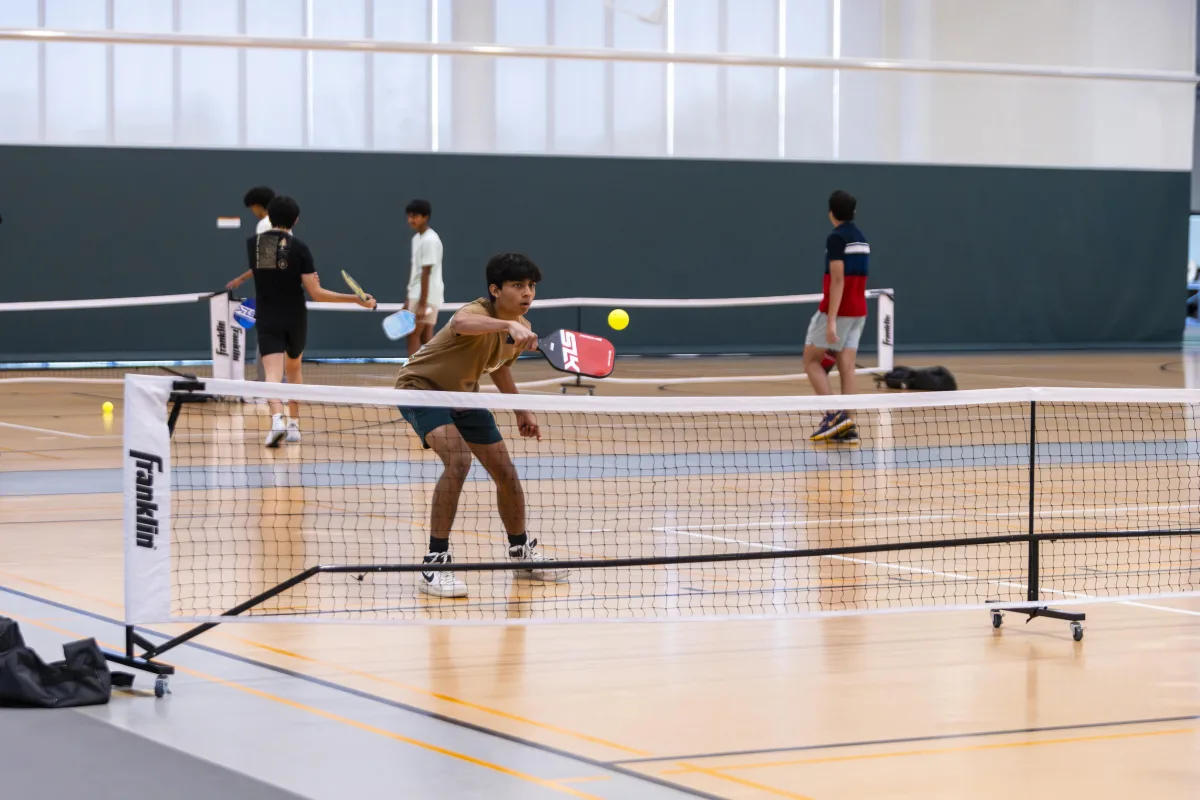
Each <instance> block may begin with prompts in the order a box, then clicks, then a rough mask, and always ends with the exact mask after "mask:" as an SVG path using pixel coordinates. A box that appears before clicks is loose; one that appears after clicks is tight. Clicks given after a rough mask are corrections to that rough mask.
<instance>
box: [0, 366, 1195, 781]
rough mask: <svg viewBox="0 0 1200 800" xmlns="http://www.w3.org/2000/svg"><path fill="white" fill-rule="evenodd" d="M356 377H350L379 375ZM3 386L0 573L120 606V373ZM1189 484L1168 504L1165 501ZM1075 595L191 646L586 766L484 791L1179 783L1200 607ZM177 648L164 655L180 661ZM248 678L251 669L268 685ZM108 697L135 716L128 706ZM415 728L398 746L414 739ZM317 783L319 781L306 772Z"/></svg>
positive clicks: (1093, 379) (737, 391)
mask: <svg viewBox="0 0 1200 800" xmlns="http://www.w3.org/2000/svg"><path fill="white" fill-rule="evenodd" d="M901 362H902V363H915V364H929V363H940V364H944V365H945V366H947V367H949V368H950V369H951V370H952V371H953V372H954V373H955V375H956V377H957V378H958V381H959V386H960V388H963V389H980V388H1000V387H1011V386H1029V385H1038V386H1081V387H1099V386H1126V387H1134V386H1136V387H1182V386H1183V380H1184V379H1183V371H1182V367H1181V364H1180V355H1179V353H1178V352H1171V353H1136V354H1134V353H1117V354H1095V353H1070V354H1046V355H1027V354H1022V355H1008V354H994V353H989V354H986V355H982V354H981V355H971V356H940V357H937V358H932V357H923V356H920V355H911V356H910V355H908V354H906V355H905V357H904V358H903V359H901ZM360 369H361V368H360ZM799 371H800V367H799V365H798V362H797V360H796V359H784V358H778V359H765V358H764V359H751V360H745V359H732V358H721V359H674V360H651V359H637V360H630V361H621V362H619V363H618V372H617V373H616V374H617V375H618V376H624V377H660V376H661V377H663V378H664V383H663V384H662V386H665V387H666V388H665V389H664V388H659V385H657V384H646V385H634V386H630V385H625V386H602V387H601V389H600V393H621V394H633V393H637V394H664V393H667V392H670V393H672V394H705V395H713V394H719V395H729V396H740V395H749V394H806V393H808V387H807V385H806V384H805V383H802V382H766V383H749V382H746V383H728V384H724V383H722V384H699V385H697V384H689V385H681V386H671V385H670V378H672V377H684V376H698V375H717V374H728V375H738V374H741V375H746V374H756V375H761V374H776V373H792V372H799ZM318 373H319V370H317V369H314V370H311V371H310V372H309V379H310V380H314V379H315V378H319V377H321V376H320V375H319V374H318ZM368 373H369V371H368ZM368 373H364V376H363V377H362V378H361V380H358V381H355V382H361V383H376V384H378V382H380V381H385V380H386V375H383V374H380V375H375V374H368ZM551 376H552V373H550V372H549V371H548V370H547V369H546V368H545V366H544V365H541V364H539V363H536V362H535V363H532V364H521V365H520V376H519V378H520V379H522V380H536V379H540V378H546V377H551ZM859 380H860V386H863V387H864V388H870V386H869V384H868V382H867V379H866V378H862V377H860V379H859ZM0 388H3V394H2V395H0V587H7V588H8V589H10V590H15V591H17V592H20V593H23V594H24V595H29V596H35V597H40V598H44V599H45V600H48V601H52V602H54V603H59V604H61V605H62V606H64V607H69V608H70V609H78V610H80V611H83V612H89V613H92V614H96V615H100V616H103V617H106V618H116V619H119V618H120V617H121V614H122V592H123V590H122V547H121V532H120V531H121V522H120V517H121V496H120V495H119V494H117V493H115V492H114V491H113V488H114V487H113V486H112V485H111V483H110V482H109V477H110V476H111V473H110V472H109V471H110V470H113V469H116V468H117V467H119V465H120V449H119V447H120V438H119V437H120V434H121V429H120V414H121V408H120V400H121V397H120V387H119V386H116V385H51V384H15V385H13V384H10V385H8V386H2V385H0ZM541 390H543V391H553V390H554V387H549V388H542V389H541ZM106 399H111V400H112V401H113V402H114V403H116V404H117V405H118V408H117V413H116V415H115V418H114V419H113V420H111V421H109V422H106V421H105V419H104V417H103V416H102V415H101V414H100V411H99V407H100V403H102V402H103V401H104V400H106ZM1189 468H1190V472H1189V471H1188V469H1189ZM1179 470H1180V471H1179V472H1178V473H1175V474H1171V475H1161V474H1160V475H1142V476H1140V477H1143V478H1146V479H1147V480H1154V481H1159V482H1163V483H1165V484H1167V486H1166V487H1165V488H1164V489H1163V492H1166V493H1169V492H1171V491H1172V485H1175V486H1176V488H1178V485H1179V484H1182V482H1183V481H1184V480H1186V479H1187V478H1188V476H1189V475H1193V474H1194V473H1195V470H1196V464H1195V463H1190V464H1188V463H1182V464H1181V466H1180V467H1179ZM947 482H948V483H950V482H951V481H949V480H948V481H947ZM63 486H67V487H68V488H69V491H60V490H61V487H63ZM51 492H54V493H51ZM1114 499H1115V498H1114ZM1065 500H1066V501H1067V502H1072V501H1071V499H1070V498H1065ZM1188 501H1189V498H1188V497H1174V498H1173V499H1172V502H1171V503H1170V505H1173V506H1177V505H1186V504H1187V502H1188ZM297 502H305V498H303V497H301V498H299V499H298V500H297ZM481 502H482V501H481ZM1089 502H1095V500H1094V499H1093V500H1090V501H1089ZM1193 513H1194V512H1193ZM1109 523H1111V524H1119V520H1113V519H1109V520H1108V521H1107V522H1105V523H1104V524H1109ZM1192 556H1193V557H1194V556H1195V551H1194V550H1193V552H1192ZM1099 566H1104V565H1102V564H1101V565H1099ZM1108 566H1110V567H1111V566H1114V565H1111V564H1109V565H1108ZM17 597H18V596H17V595H12V594H6V593H3V592H0V614H5V613H6V611H7V612H9V614H10V615H13V616H17V617H18V618H21V617H22V616H23V617H24V618H23V619H22V620H21V621H22V622H23V624H25V623H26V622H27V623H28V624H29V626H33V627H35V628H37V627H39V626H41V627H42V628H43V629H47V630H48V629H51V628H57V629H61V630H72V628H71V625H72V624H75V623H73V622H72V621H71V619H70V614H68V613H67V612H66V611H56V612H53V613H50V612H47V615H46V616H30V613H29V611H28V609H27V608H26V607H25V606H23V605H21V603H19V602H18V600H17V599H15V598H17ZM13 609H16V610H13ZM1083 610H1085V611H1087V612H1088V621H1087V623H1086V627H1087V634H1086V636H1085V638H1084V640H1083V641H1082V642H1074V641H1072V639H1071V637H1070V634H1069V632H1068V630H1067V627H1066V625H1065V624H1064V623H1060V622H1055V621H1052V620H1034V621H1033V622H1032V623H1030V624H1029V625H1024V624H1022V623H1021V622H1020V621H1019V620H1018V619H1016V618H1015V617H1014V615H1009V616H1008V619H1007V622H1006V624H1005V626H1004V627H1003V628H1002V629H1000V630H998V631H996V630H993V629H992V628H991V626H990V624H989V621H988V618H987V616H986V615H985V614H982V613H981V612H977V611H976V612H938V613H915V614H911V613H910V614H905V613H899V614H882V615H870V616H830V617H821V618H813V619H798V620H752V619H743V620H736V619H735V620H729V621H719V622H705V623H694V622H692V623H689V622H655V623H622V624H611V623H610V624H605V623H601V624H580V623H570V622H564V623H563V624H551V625H538V626H504V625H494V626H484V627H422V626H398V625H379V626H362V625H339V624H316V625H299V624H253V623H251V624H237V625H225V626H221V627H219V628H217V629H216V630H214V631H211V632H210V633H207V634H205V635H204V636H203V637H201V639H199V640H198V642H199V643H200V644H203V645H206V646H208V647H210V648H215V649H216V650H218V651H220V652H222V653H227V654H230V655H232V656H237V657H241V658H245V659H250V660H252V661H254V662H256V663H258V664H263V665H267V666H270V667H273V668H277V669H282V670H286V671H288V672H290V673H295V674H297V675H303V676H308V677H310V678H314V679H319V680H320V681H323V682H326V683H328V684H331V685H336V686H339V687H345V688H348V689H350V690H353V691H355V692H358V693H360V694H361V696H364V697H373V698H377V699H378V700H379V701H381V702H390V703H395V704H403V705H404V706H405V707H407V708H412V709H416V710H419V711H425V712H433V713H435V714H437V715H440V716H442V717H445V718H448V719H450V720H453V721H455V722H457V723H462V724H465V725H467V726H473V727H474V729H475V730H484V731H492V732H496V733H498V734H500V735H501V736H502V737H508V740H509V741H520V742H525V743H528V744H529V745H531V746H534V747H537V748H541V750H539V751H538V752H549V751H554V752H557V753H565V754H568V755H571V756H574V757H577V758H578V759H580V763H581V764H582V763H586V764H588V765H591V766H590V767H589V769H590V770H591V773H590V774H588V775H584V776H582V777H579V776H577V777H575V778H569V777H551V776H549V773H546V774H545V775H543V773H542V772H540V770H542V769H543V768H545V769H549V767H543V765H541V764H540V762H535V761H530V762H528V763H525V764H524V765H521V764H517V765H516V766H514V765H513V764H510V763H509V762H504V761H502V760H498V762H497V763H499V764H500V767H501V768H500V769H498V770H493V772H491V773H487V774H489V775H497V774H499V773H501V772H502V773H504V775H505V776H506V777H505V778H503V780H506V781H507V780H514V779H513V777H512V774H511V773H518V774H519V775H520V776H521V777H519V778H517V779H515V780H517V783H518V784H519V785H520V786H524V787H526V788H525V789H521V788H520V786H519V787H518V788H516V789H514V790H512V791H511V793H505V792H499V791H498V792H495V793H489V791H488V790H487V789H482V790H480V793H479V794H478V795H477V796H480V797H489V796H506V797H507V796H515V797H526V796H528V797H541V796H543V794H544V795H545V796H558V795H562V794H567V795H570V796H576V797H604V798H609V797H643V796H644V797H649V796H654V797H659V796H662V797H671V796H680V797H682V796H688V795H691V796H706V797H723V798H770V797H789V798H816V799H817V800H834V799H835V798H839V799H840V798H865V797H889V798H909V797H911V798H968V797H969V798H1010V797H1012V796H1023V797H1031V798H1039V797H1046V798H1051V797H1053V798H1069V797H1088V798H1110V797H1111V798H1118V797H1120V798H1124V797H1127V796H1131V795H1136V796H1142V797H1155V798H1192V797H1195V796H1196V787H1197V786H1200V732H1198V728H1200V646H1198V645H1200V600H1197V599H1195V598H1188V599H1162V600H1152V601H1147V602H1141V603H1126V604H1097V605H1092V606H1086V607H1084V608H1083ZM75 627H76V628H78V627H81V624H75ZM161 629H162V630H164V631H172V630H181V628H179V627H178V626H162V628H161ZM188 650H189V648H184V649H181V650H179V651H175V653H172V655H173V656H174V655H178V657H179V659H180V660H181V662H182V661H187V659H189V658H191V657H192V656H189V655H187V651H188ZM166 660H168V661H171V659H170V658H168V659H166ZM189 663H190V662H189ZM209 677H210V678H211V679H212V680H215V681H218V682H222V683H223V685H229V684H232V683H234V682H235V680H234V678H230V677H228V676H223V675H221V674H210V675H209ZM261 686H262V685H260V684H255V683H253V682H250V683H246V684H245V687H246V688H248V689H249V690H250V691H251V692H254V691H258V692H259V694H260V695H261V694H265V693H267V692H265V691H264V690H263V689H262V688H261ZM188 688H191V687H188ZM176 691H177V692H178V693H179V695H178V696H177V697H175V698H168V699H167V700H166V701H160V704H159V705H158V706H156V708H157V709H159V710H158V711H156V714H155V717H156V720H157V721H155V722H154V723H153V724H155V725H159V726H163V727H164V728H169V727H170V726H171V725H172V722H173V720H172V713H173V710H176V709H180V708H181V706H180V705H176V706H171V705H170V703H172V702H174V701H182V699H183V697H184V687H178V688H177V689H176ZM270 691H272V692H273V691H275V690H274V689H271V690H270ZM259 700H261V698H259ZM285 700H286V698H285ZM248 702H250V701H247V703H248ZM256 702H257V701H256ZM287 702H290V703H292V707H294V706H296V705H297V703H296V701H292V700H287ZM314 702H315V701H314ZM146 703H149V704H153V703H155V701H154V700H152V699H148V698H145V697H141V696H133V695H130V696H127V697H119V698H117V699H116V700H115V701H114V707H116V709H117V712H114V713H118V712H119V713H130V714H133V713H135V711H134V710H132V709H135V708H141V706H137V704H146ZM122 704H125V705H128V706H129V707H130V709H131V710H130V711H129V712H123V711H120V709H121V708H122ZM389 707H390V706H389ZM236 708H237V706H226V707H223V708H222V709H221V714H223V715H230V714H233V719H231V720H228V728H227V729H221V728H220V727H218V728H216V730H218V731H222V732H221V733H219V734H218V735H219V736H227V737H230V739H231V740H233V739H234V738H235V737H236V729H237V727H238V720H237V714H238V712H237V710H236ZM231 709H232V710H231ZM292 710H293V711H294V710H295V709H294V708H292ZM245 713H247V714H248V713H250V712H249V711H246V712H245ZM313 716H314V721H313V723H312V724H314V725H317V724H318V723H319V724H320V725H325V726H328V725H351V726H355V725H357V726H358V727H359V728H360V729H361V728H363V726H367V727H372V726H375V727H380V726H382V725H383V723H379V722H371V721H370V720H365V719H360V718H358V717H357V716H353V715H351V713H350V712H339V715H338V721H337V722H331V721H330V719H329V717H330V715H329V714H328V713H325V714H324V716H322V714H321V713H314V715H313ZM368 723H369V725H368ZM148 724H149V723H148ZM174 724H176V725H178V724H179V722H178V721H177V720H176V721H175V722H174ZM364 735H365V734H364ZM430 737H431V738H430V739H429V741H434V740H433V738H432V734H430ZM394 738H395V737H393V739H394ZM409 739H410V740H411V741H410V740H403V741H400V742H395V741H393V744H394V746H395V747H396V748H398V749H404V748H414V747H415V748H421V747H424V746H425V745H426V744H428V742H424V741H423V740H421V741H418V740H419V739H420V737H419V736H410V737H409ZM414 742H415V743H414ZM258 746H259V747H264V748H265V747H270V744H269V743H261V744H259V745H258ZM457 746H458V745H456V744H455V743H454V741H451V742H450V743H449V744H445V743H443V744H439V745H438V747H440V748H441V750H437V751H435V753H437V754H436V755H428V748H426V750H425V751H424V752H426V754H427V757H428V758H432V759H451V760H452V761H453V763H454V764H456V765H459V766H457V767H455V769H463V770H470V769H478V768H479V765H478V763H472V762H471V759H474V761H475V762H484V761H487V758H485V757H484V755H481V754H479V753H475V751H469V753H472V755H470V758H469V759H468V760H466V761H464V760H463V759H462V758H458V755H459V754H456V753H455V752H451V753H450V755H447V752H443V751H455V747H457ZM462 748H463V752H468V750H467V749H466V748H467V745H466V744H462ZM208 757H213V758H217V756H208ZM275 757H276V758H285V759H286V758H287V754H286V753H283V754H276V756H275ZM489 757H490V756H489ZM497 758H498V757H497ZM455 759H457V760H455ZM439 763H440V762H439ZM488 763H491V762H488ZM491 766H493V767H494V766H495V764H491ZM487 768H488V769H490V768H491V767H487ZM296 769H299V766H297V767H296ZM331 769H335V767H332V766H331ZM505 770H507V772H505ZM606 770H610V771H606ZM631 776H633V777H631ZM636 776H647V777H649V778H652V779H654V781H655V782H654V783H645V784H641V783H638V782H637V778H636ZM496 779H497V780H500V778H498V777H497V778H496ZM631 781H632V782H631ZM485 785H488V784H487V783H486V782H485ZM664 787H677V788H676V790H675V793H671V790H670V789H669V788H664ZM657 791H665V792H666V793H664V794H653V792H657ZM301 793H302V794H303V793H304V792H303V791H301ZM310 796H330V795H328V794H325V795H322V794H321V793H320V792H319V791H318V790H317V788H313V789H312V793H311V795H310ZM332 796H336V794H334V795H332ZM450 796H458V795H454V794H453V793H451V794H450ZM461 796H470V795H469V794H468V793H466V791H465V790H463V792H462V794H461Z"/></svg>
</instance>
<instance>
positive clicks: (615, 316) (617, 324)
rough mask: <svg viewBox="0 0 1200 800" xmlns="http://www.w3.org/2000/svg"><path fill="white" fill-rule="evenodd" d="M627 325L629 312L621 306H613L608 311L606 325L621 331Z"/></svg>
mask: <svg viewBox="0 0 1200 800" xmlns="http://www.w3.org/2000/svg"><path fill="white" fill-rule="evenodd" d="M628 325H629V314H627V313H626V312H625V309H623V308H614V309H613V310H612V311H610V312H608V327H610V328H612V329H613V330H614V331H623V330H625V328H626V326H628Z"/></svg>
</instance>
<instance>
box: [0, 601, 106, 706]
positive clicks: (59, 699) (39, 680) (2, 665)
mask: <svg viewBox="0 0 1200 800" xmlns="http://www.w3.org/2000/svg"><path fill="white" fill-rule="evenodd" d="M63 654H64V655H65V656H66V658H65V659H63V660H62V661H55V662H54V663H52V664H47V663H46V662H45V661H42V659H41V657H40V656H38V654H37V653H35V652H34V651H33V650H32V649H30V648H29V647H27V646H26V645H25V639H24V638H23V637H22V636H21V628H20V626H19V625H17V623H16V622H14V621H13V620H11V619H8V618H7V617H0V706H27V707H28V706H32V707H35V708H70V707H72V706H100V705H104V704H105V703H107V702H108V700H109V697H110V696H111V694H112V683H113V681H112V674H111V673H109V671H108V664H107V663H106V662H105V660H104V655H103V654H102V653H101V652H100V648H99V647H97V646H96V640H95V639H84V640H83V641H79V642H71V643H70V644H65V645H63Z"/></svg>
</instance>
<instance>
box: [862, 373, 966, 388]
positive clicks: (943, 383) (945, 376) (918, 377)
mask: <svg viewBox="0 0 1200 800" xmlns="http://www.w3.org/2000/svg"><path fill="white" fill-rule="evenodd" d="M875 382H876V383H882V384H884V385H885V386H887V387H888V388H889V389H912V390H913V391H917V392H953V391H956V390H957V389H958V381H956V380H954V375H952V374H951V373H950V370H948V369H946V368H945V367H924V368H922V369H913V368H912V367H896V368H895V369H893V370H892V371H891V372H888V373H886V374H884V375H880V376H878V377H876V379H875Z"/></svg>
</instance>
